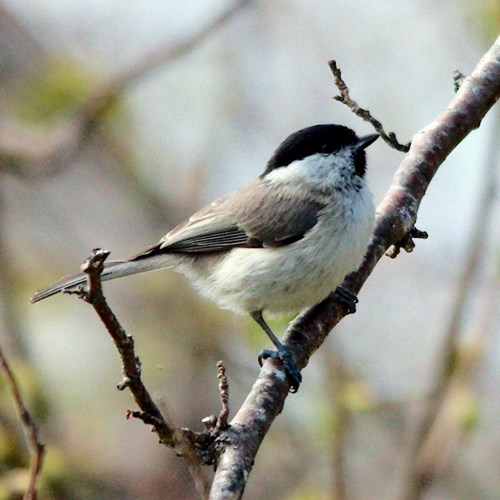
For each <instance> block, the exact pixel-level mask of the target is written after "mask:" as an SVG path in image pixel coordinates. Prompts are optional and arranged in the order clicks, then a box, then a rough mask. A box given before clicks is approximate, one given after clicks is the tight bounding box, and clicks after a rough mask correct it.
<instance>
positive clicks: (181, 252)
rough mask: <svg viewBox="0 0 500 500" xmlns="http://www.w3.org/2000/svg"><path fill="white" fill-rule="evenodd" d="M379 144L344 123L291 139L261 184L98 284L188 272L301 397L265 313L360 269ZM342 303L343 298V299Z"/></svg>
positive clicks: (46, 293) (49, 291) (119, 265)
mask: <svg viewBox="0 0 500 500" xmlns="http://www.w3.org/2000/svg"><path fill="white" fill-rule="evenodd" d="M377 138H378V134H373V135H367V136H364V137H358V136H357V135H356V134H355V133H354V132H353V131H352V130H351V129H349V128H347V127H344V126H341V125H315V126H312V127H308V128H304V129H302V130H299V131H298V132H295V133H294V134H292V135H290V136H289V137H288V138H287V139H285V140H284V141H283V142H282V143H281V144H280V146H279V147H278V149H277V150H276V152H275V153H274V154H273V156H272V157H271V159H270V160H269V161H268V163H267V166H266V169H265V170H264V172H263V173H262V174H261V175H260V176H259V177H258V178H257V179H255V180H253V181H250V182H249V183H247V184H245V185H244V186H243V187H241V188H240V189H238V190H237V191H234V192H233V193H231V194H229V195H227V196H224V197H222V198H219V199H218V200H216V201H214V202H213V203H212V204H211V205H209V206H208V207H205V208H203V209H202V210H200V211H198V212H196V213H195V214H194V215H192V216H191V217H190V218H189V219H188V220H187V221H185V222H184V223H182V224H180V225H179V226H177V227H176V228H174V229H173V230H172V231H170V232H169V233H168V234H167V235H166V236H164V237H163V238H162V239H161V240H160V241H159V242H158V243H157V244H155V245H153V246H151V247H149V248H148V249H147V250H145V251H144V252H142V253H140V254H138V255H136V256H134V257H132V258H131V259H129V260H126V261H115V262H109V263H107V264H106V265H105V268H104V271H103V273H102V276H101V278H102V280H103V281H106V280H111V279H116V278H122V277H124V276H130V275H133V274H139V273H145V272H148V271H156V270H159V269H166V268H173V269H175V270H176V271H178V272H181V273H183V274H185V275H186V276H187V277H188V278H189V279H190V280H191V281H192V282H193V283H194V286H195V288H196V289H197V290H198V291H199V292H200V293H201V295H203V296H204V297H206V298H208V299H210V300H213V301H214V302H216V303H217V304H218V305H219V306H220V307H222V308H224V309H230V310H232V311H234V312H236V313H239V314H249V315H250V316H251V317H252V318H253V319H254V320H255V321H256V322H257V323H258V324H259V325H260V326H261V327H262V329H263V330H264V331H265V333H266V334H267V335H268V336H269V338H270V340H271V341H272V343H273V344H274V345H275V347H276V349H277V351H269V350H264V351H263V352H262V353H261V355H260V356H259V362H261V363H262V359H265V358H267V357H270V356H271V357H276V358H279V359H281V361H282V362H283V366H284V369H285V373H286V375H287V377H288V381H289V383H290V385H291V390H293V391H296V390H297V389H298V387H299V385H300V382H301V374H300V371H299V370H298V369H297V367H296V364H295V361H294V360H293V357H292V356H291V354H290V353H289V352H288V351H287V350H286V349H285V347H284V346H283V345H282V344H281V342H280V341H279V340H278V338H277V337H276V336H275V335H274V333H273V332H272V331H271V329H270V328H269V326H268V325H267V323H266V322H265V321H264V318H263V316H262V314H263V312H264V311H266V312H270V313H292V312H297V311H299V310H301V309H303V308H305V307H309V306H312V305H314V304H316V303H318V302H320V301H321V300H323V299H324V298H325V297H326V296H327V295H328V294H329V293H330V292H332V291H333V290H335V289H336V287H337V286H338V285H339V284H340V283H341V282H342V280H343V278H344V276H345V275H346V274H348V273H349V272H351V271H354V270H355V269H357V267H358V266H359V265H360V264H361V261H362V258H363V256H364V253H365V251H366V248H367V245H368V241H369V239H370V236H371V233H372V230H373V226H374V215H375V208H374V204H373V196H372V194H371V192H370V190H369V188H368V185H367V182H366V177H365V172H366V156H365V148H367V147H368V146H369V145H370V144H372V143H373V142H374V141H375V140H376V139H377ZM85 282H86V275H84V274H77V275H73V276H67V277H66V278H63V279H62V280H61V281H59V282H58V283H56V284H54V285H52V286H50V287H48V288H45V289H43V290H41V291H39V292H37V293H36V294H35V295H34V296H33V297H32V298H31V302H32V303H34V302H38V301H39V300H42V299H45V298H47V297H50V296H51V295H54V294H56V293H59V292H62V291H65V290H71V289H74V288H75V287H77V286H79V285H82V284H84V283H85ZM339 297H340V298H343V299H344V300H345V299H346V293H345V291H344V293H340V294H339ZM347 298H349V297H348V295H347ZM354 298H355V297H351V300H353V299H354Z"/></svg>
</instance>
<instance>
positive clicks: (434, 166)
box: [210, 38, 500, 499]
mask: <svg viewBox="0 0 500 500" xmlns="http://www.w3.org/2000/svg"><path fill="white" fill-rule="evenodd" d="M499 94H500V38H499V39H497V41H496V43H495V44H494V45H493V47H492V48H491V49H490V50H489V51H488V52H487V53H486V54H485V55H484V57H483V58H482V59H481V61H480V62H479V63H478V65H477V66H476V68H475V69H474V71H473V73H472V75H471V76H469V77H467V78H465V79H464V80H463V82H462V83H461V85H460V88H459V90H458V92H457V94H456V95H455V97H454V98H453V100H452V101H451V103H450V104H449V105H448V107H447V109H446V110H445V111H444V112H443V113H441V114H440V115H439V116H438V117H437V118H436V119H435V120H434V121H433V122H432V123H430V124H429V125H428V126H427V127H425V128H424V129H423V130H421V131H420V132H418V133H417V134H416V135H415V136H414V138H413V140H412V144H411V147H410V150H409V153H408V154H407V155H406V157H405V158H404V160H403V162H402V163H401V165H400V167H399V168H398V170H397V172H396V174H395V176H394V179H393V183H392V185H391V187H390V188H389V191H388V192H387V194H386V195H385V197H384V199H383V200H382V202H381V203H380V205H379V207H378V210H377V222H376V227H375V231H374V235H373V237H372V240H371V242H370V245H369V248H368V251H367V254H366V256H365V259H364V261H363V263H362V265H361V267H360V269H359V270H358V271H357V272H355V273H352V274H351V275H349V276H348V277H346V279H345V281H344V283H343V285H342V286H343V287H345V288H348V289H349V290H351V291H352V292H354V293H357V292H359V290H360V289H361V287H362V286H363V284H364V283H365V281H366V280H367V279H368V277H369V276H370V274H371V272H372V271H373V269H374V268H375V266H376V264H377V262H378V261H379V260H380V259H381V258H382V256H383V255H384V253H385V252H386V251H387V250H388V249H389V247H390V246H391V245H395V244H398V243H399V242H401V241H403V240H404V239H405V237H407V235H408V234H409V233H410V231H411V230H412V228H413V227H414V225H415V222H416V218H417V213H418V208H419V205H420V202H421V201H422V198H423V196H424V195H425V192H426V190H427V188H428V186H429V184H430V182H431V180H432V178H433V177H434V175H435V173H436V172H437V170H438V168H439V166H440V165H441V164H442V163H443V162H444V160H445V159H446V157H447V156H448V155H449V154H450V153H451V151H452V150H453V149H454V148H455V147H456V146H457V145H458V144H459V143H460V142H461V141H462V140H463V139H464V138H465V137H466V136H467V135H468V134H469V133H470V132H471V131H472V130H474V129H475V128H477V127H479V125H480V123H481V120H482V119H483V117H484V116H485V115H486V113H487V112H488V110H489V109H490V108H491V107H492V106H493V105H494V104H495V102H496V101H497V99H498V97H499ZM345 314H346V311H345V310H344V309H343V308H342V306H341V305H339V304H338V303H337V302H335V300H334V299H333V297H329V298H327V299H325V300H324V301H323V302H321V303H320V304H318V305H316V306H314V307H313V308H311V309H309V310H306V311H304V312H303V313H301V314H300V315H299V316H298V317H297V318H296V319H295V320H294V321H293V322H292V324H291V325H290V327H289V328H288V330H287V332H286V333H285V337H284V341H285V345H286V347H287V349H288V350H290V351H291V352H292V353H293V354H294V356H295V359H296V362H297V364H298V366H299V368H303V367H305V366H306V365H307V363H308V361H309V358H310V356H311V355H312V354H313V353H314V351H316V349H318V348H319V346H320V345H321V344H322V343H323V341H324V340H325V338H326V336H327V335H328V333H329V332H330V330H331V329H332V328H333V327H334V326H335V325H336V324H337V323H338V322H339V321H340V320H341V319H342V317H343V316H345ZM288 390H289V386H288V384H287V382H286V379H285V378H284V377H283V376H282V372H281V367H280V366H279V363H278V362H277V361H275V360H272V359H268V360H267V361H266V362H265V363H264V366H263V367H262V369H261V371H260V373H259V376H258V378H257V381H256V382H255V384H254V386H253V388H252V390H251V392H250V394H249V395H248V396H247V399H246V400H245V402H244V403H243V405H242V407H241V408H240V410H239V411H238V412H237V414H236V415H235V417H234V418H233V420H232V421H231V423H230V427H229V428H228V429H227V430H226V431H225V432H222V435H221V437H220V440H219V441H220V442H221V443H224V445H223V447H222V449H221V455H220V458H219V461H218V464H217V471H216V474H215V478H214V482H213V485H212V490H211V492H210V498H211V499H219V498H241V496H242V495H243V491H244V489H245V486H246V482H247V479H248V476H249V474H250V472H251V469H252V466H253V463H254V460H255V456H256V454H257V451H258V449H259V446H260V444H261V443H262V440H263V439H264V436H265V435H266V433H267V431H268V430H269V428H270V426H271V424H272V422H273V421H274V419H275V418H276V416H277V415H278V414H279V413H280V412H281V410H282V409H283V405H284V403H285V400H286V398H287V396H288Z"/></svg>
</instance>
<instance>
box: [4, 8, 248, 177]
mask: <svg viewBox="0 0 500 500" xmlns="http://www.w3.org/2000/svg"><path fill="white" fill-rule="evenodd" d="M253 1H254V0H239V1H237V2H236V3H235V4H234V5H233V6H231V7H229V8H227V9H226V10H225V11H223V12H222V13H221V14H219V15H218V16H216V17H215V19H214V20H212V21H211V22H209V23H208V24H207V25H206V26H203V27H202V28H200V29H199V30H198V31H195V32H194V33H192V34H190V35H189V36H188V37H186V38H185V39H184V40H181V41H179V42H176V43H174V44H171V43H168V44H167V45H166V46H163V47H160V48H158V49H156V50H155V51H153V52H151V53H150V54H147V55H145V56H143V57H142V59H141V60H140V61H139V62H137V63H135V64H133V65H131V66H130V67H129V69H127V70H125V71H123V72H121V73H120V74H119V75H117V76H114V77H112V78H109V79H108V81H107V82H105V83H102V84H100V85H98V86H97V87H96V88H95V89H94V91H93V92H91V93H90V95H89V97H88V98H87V99H85V101H84V102H83V104H81V105H80V107H79V108H78V109H77V110H75V112H74V113H73V116H72V117H70V118H66V119H61V120H60V121H59V122H58V123H57V124H56V125H55V126H53V127H52V128H50V129H49V130H43V131H33V130H30V129H28V128H26V127H25V126H23V125H21V124H20V123H18V122H16V121H15V120H12V119H10V120H8V119H3V121H2V124H1V126H0V164H1V165H2V170H3V171H6V172H10V173H12V174H15V175H18V176H21V177H25V178H39V177H48V176H51V175H56V174H58V173H59V172H60V171H61V170H62V169H64V168H65V167H66V166H67V165H68V164H69V163H70V160H72V161H74V158H75V155H76V154H77V153H78V152H79V151H80V149H81V148H82V147H83V146H84V145H85V144H86V143H87V140H88V138H89V137H90V136H91V135H92V133H93V132H94V131H95V130H96V129H97V127H98V125H100V124H101V123H102V121H103V118H104V117H105V116H106V115H107V113H108V112H109V111H110V109H112V108H113V106H114V105H115V104H116V102H117V100H118V99H119V98H120V97H121V95H122V94H123V93H124V92H125V91H126V90H127V89H128V88H130V86H131V85H134V84H136V83H137V82H138V81H139V80H140V79H142V78H145V77H146V76H148V75H149V74H151V73H152V72H154V71H156V70H158V69H159V68H161V67H162V66H164V65H166V64H168V63H170V62H172V61H174V60H176V59H178V58H179V57H182V56H184V55H186V54H188V53H189V52H190V51H192V50H194V49H195V48H197V47H199V46H200V45H201V44H202V43H203V42H204V41H205V40H206V39H207V38H208V37H210V36H211V35H212V34H213V33H215V32H216V31H218V30H219V29H221V28H222V27H223V26H224V25H225V24H227V23H228V22H229V21H230V20H231V19H232V18H233V17H234V16H235V15H236V14H237V13H238V12H239V11H240V10H241V9H242V8H244V7H245V6H247V5H250V4H251V3H252V2H253ZM0 14H1V11H0ZM0 21H1V18H0Z"/></svg>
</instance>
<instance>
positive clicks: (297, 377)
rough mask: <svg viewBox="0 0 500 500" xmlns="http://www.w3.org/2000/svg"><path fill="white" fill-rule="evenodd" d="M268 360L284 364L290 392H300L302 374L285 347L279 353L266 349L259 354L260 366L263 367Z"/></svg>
mask: <svg viewBox="0 0 500 500" xmlns="http://www.w3.org/2000/svg"><path fill="white" fill-rule="evenodd" d="M267 358H272V359H279V360H280V361H281V363H282V364H283V369H284V370H285V375H286V378H287V379H288V382H289V384H290V392H292V393H295V392H297V391H298V390H299V386H300V383H301V382H302V374H301V373H300V370H299V369H298V368H297V365H296V363H295V360H294V359H293V356H292V355H291V354H290V353H289V352H288V351H287V350H286V349H285V348H284V347H283V348H282V349H278V350H277V351H272V350H270V349H264V350H263V351H262V352H261V353H260V354H259V358H258V359H259V365H260V366H262V364H263V363H264V361H265V360H266V359H267Z"/></svg>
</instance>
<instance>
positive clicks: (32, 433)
mask: <svg viewBox="0 0 500 500" xmlns="http://www.w3.org/2000/svg"><path fill="white" fill-rule="evenodd" d="M0 366H1V367H2V370H3V372H4V374H5V378H6V379H7V383H8V385H9V389H10V392H11V393H12V396H13V397H14V402H15V405H16V409H17V412H18V413H19V418H20V421H21V424H22V426H23V428H24V431H25V433H26V437H27V439H28V443H29V446H30V448H31V455H32V458H31V472H30V480H29V485H28V489H27V490H26V493H25V494H24V497H23V498H24V500H35V499H36V496H37V495H36V488H37V483H38V477H39V476H40V471H41V470H42V465H43V458H44V455H45V446H44V445H43V444H42V442H41V441H40V437H39V435H38V429H37V427H36V425H35V422H34V421H33V418H32V417H31V414H30V412H29V411H28V408H27V407H26V404H25V403H24V400H23V397H22V395H21V389H20V388H19V384H18V382H17V379H16V376H15V375H14V372H13V371H12V370H11V368H10V365H9V363H8V361H7V358H6V357H5V354H4V353H3V350H2V349H1V348H0Z"/></svg>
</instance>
